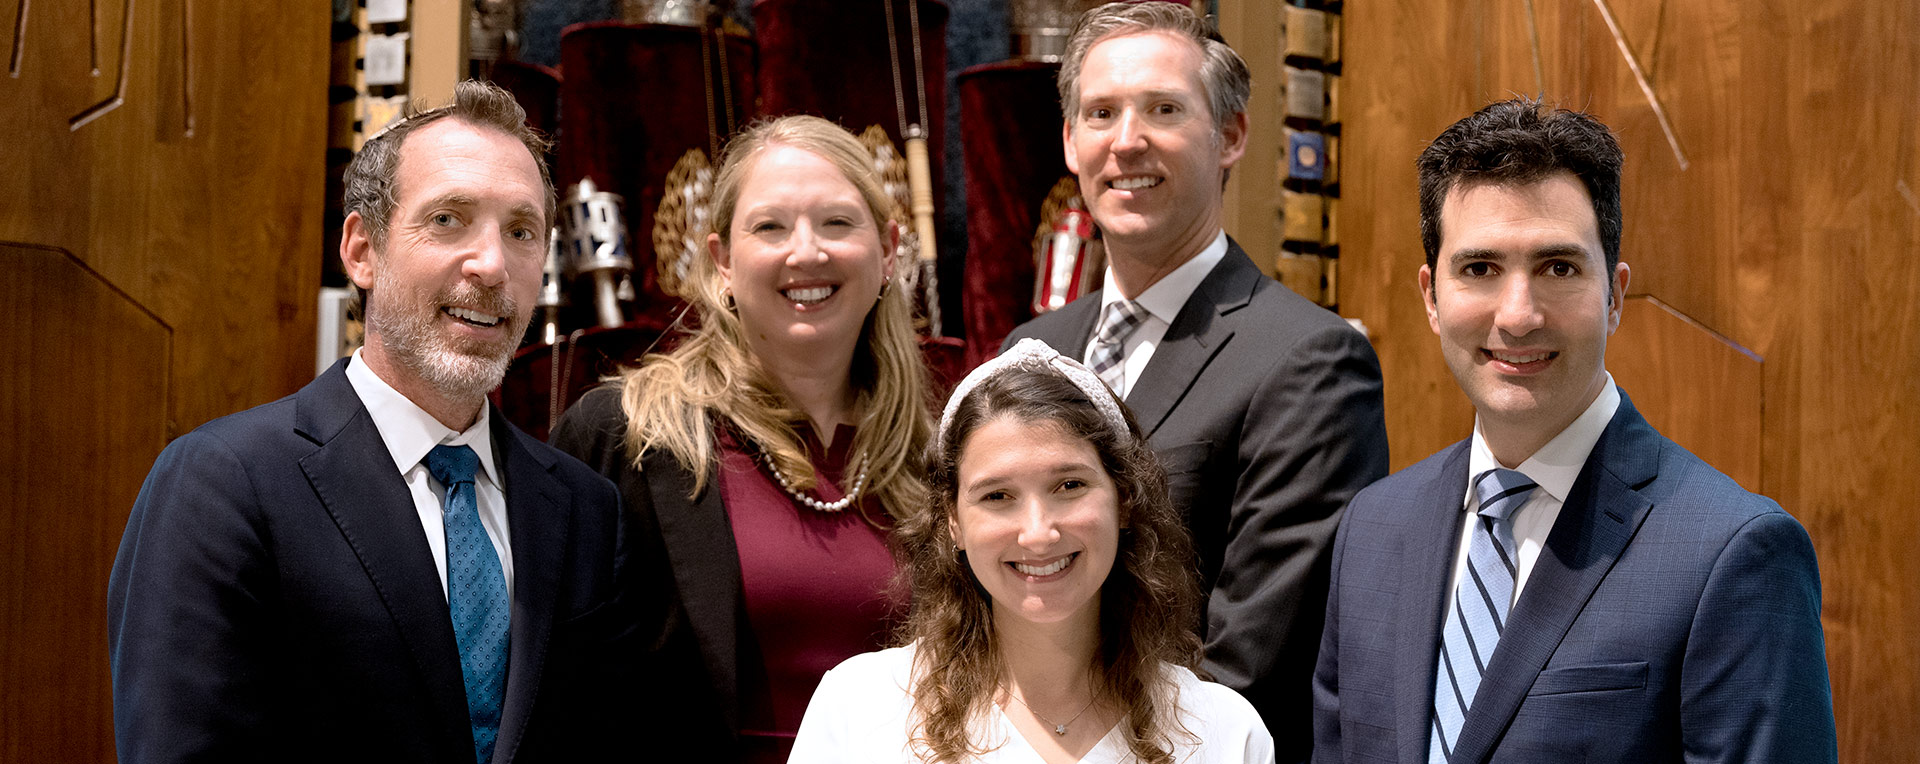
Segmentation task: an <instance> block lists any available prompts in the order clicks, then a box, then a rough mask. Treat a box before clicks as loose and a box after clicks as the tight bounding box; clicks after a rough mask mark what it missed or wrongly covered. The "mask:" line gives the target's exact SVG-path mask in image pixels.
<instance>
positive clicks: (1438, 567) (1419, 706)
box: [1393, 441, 1470, 764]
mask: <svg viewBox="0 0 1920 764" xmlns="http://www.w3.org/2000/svg"><path fill="white" fill-rule="evenodd" d="M1469 447H1470V446H1469V443H1468V442H1467V441H1461V442H1459V443H1456V444H1454V445H1453V446H1452V448H1451V449H1450V450H1449V451H1448V453H1447V455H1446V457H1445V459H1444V460H1443V461H1442V462H1441V465H1440V472H1439V475H1438V476H1437V477H1436V478H1434V480H1433V482H1431V483H1429V484H1428V485H1427V487H1426V488H1425V489H1424V490H1423V491H1422V492H1421V494H1422V497H1423V498H1422V500H1421V504H1420V505H1419V506H1416V507H1413V508H1412V511H1411V512H1410V513H1409V514H1408V518H1409V519H1408V522H1407V526H1406V530H1405V532H1404V533H1403V534H1402V536H1401V538H1402V542H1403V545H1402V547H1401V553H1402V554H1403V555H1404V557H1403V560H1404V561H1405V564H1404V565H1402V566H1400V585H1399V589H1398V592H1399V594H1400V596H1399V597H1398V603H1399V612H1397V613H1395V614H1394V622H1395V623H1397V624H1400V627H1401V628H1402V629H1403V631H1402V632H1401V635H1400V643H1399V649H1397V650H1395V651H1394V655H1395V656H1396V657H1395V659H1394V664H1395V665H1394V676H1395V677H1398V680H1397V681H1396V682H1395V685H1394V704H1393V705H1394V719H1395V723H1394V730H1395V731H1396V732H1398V733H1399V739H1400V761H1402V762H1403V763H1404V764H1425V762H1426V761H1427V745H1428V740H1429V737H1428V736H1429V734H1430V731H1431V730H1432V729H1433V682H1434V667H1435V661H1436V660H1437V659H1438V658H1439V655H1440V624H1441V616H1442V614H1441V609H1442V608H1443V606H1444V605H1445V603H1446V586H1447V582H1448V581H1449V580H1451V579H1452V578H1453V569H1452V568H1453V558H1454V552H1455V550H1456V548H1457V547H1458V546H1459V539H1460V523H1461V520H1462V519H1463V518H1464V517H1465V512H1463V511H1462V510H1461V502H1462V501H1464V500H1465V499H1464V497H1465V496H1466V493H1467V454H1468V452H1469Z"/></svg>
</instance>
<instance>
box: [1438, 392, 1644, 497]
mask: <svg viewBox="0 0 1920 764" xmlns="http://www.w3.org/2000/svg"><path fill="white" fill-rule="evenodd" d="M1619 409H1620V388H1618V387H1614V385H1613V375H1612V374H1611V373H1608V374H1607V383H1606V385H1605V386H1604V387H1602V388H1601V389H1600V394H1599V395H1598V396H1595V397H1594V399H1593V403H1590V404H1587V410H1586V411H1584V412H1582V413H1581V414H1580V416H1579V418H1577V419H1575V420H1573V424H1570V425H1567V429H1564V430H1561V431H1560V434H1559V435H1555V436H1553V440H1549V441H1547V444H1546V445H1544V446H1541V447H1540V450H1538V451H1535V452H1533V455H1532V456H1529V457H1527V460H1526V461H1524V462H1521V463H1520V466H1519V467H1518V468H1516V469H1517V470H1518V471H1519V472H1520V473H1522V474H1524V475H1526V476H1527V477H1528V478H1529V479H1531V480H1532V481H1533V482H1535V483H1538V484H1540V489H1541V490H1544V491H1546V492H1547V493H1548V494H1549V495H1551V496H1553V498H1554V500H1556V501H1559V502H1560V503H1562V504H1565V503H1566V501H1567V495H1568V494H1570V493H1572V492H1573V481H1574V480H1576V479H1578V478H1579V477H1580V470H1581V469H1583V468H1585V467H1586V464H1587V457H1589V456H1591V455H1593V446H1594V444H1595V443H1598V442H1600V434H1601V433H1603V432H1606V430H1607V423H1609V422H1612V421H1613V415H1614V412H1616V411H1618V410H1619ZM1499 466H1500V462H1499V461H1498V460H1496V459H1494V458H1493V449H1492V448H1490V447H1488V446H1487V441H1486V439H1485V438H1484V437H1482V436H1481V434H1480V420H1479V418H1478V417H1475V418H1474V422H1473V447H1472V454H1471V455H1470V456H1469V457H1468V460H1467V470H1468V471H1467V476H1468V479H1469V480H1471V479H1472V477H1473V476H1474V475H1478V474H1480V473H1482V472H1486V471H1487V470H1490V469H1496V468H1498V467H1499ZM1471 494H1472V492H1471V491H1469V492H1468V495H1471ZM1469 502H1470V500H1469Z"/></svg>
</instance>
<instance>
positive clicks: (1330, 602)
mask: <svg viewBox="0 0 1920 764" xmlns="http://www.w3.org/2000/svg"><path fill="white" fill-rule="evenodd" d="M1346 548H1347V536H1346V534H1345V533H1340V534H1338V535H1336V536H1335V538H1334V541H1333V563H1332V565H1331V573H1330V575H1329V576H1328V584H1327V620H1326V625H1325V626H1324V627H1322V628H1321V630H1320V655H1319V658H1318V660H1317V661H1316V662H1315V664H1314V669H1313V761H1314V762H1315V764H1338V762H1339V761H1340V563H1341V560H1342V559H1343V558H1344V557H1345V556H1346Z"/></svg>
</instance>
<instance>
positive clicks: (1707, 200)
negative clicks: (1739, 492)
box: [1339, 0, 1920, 761]
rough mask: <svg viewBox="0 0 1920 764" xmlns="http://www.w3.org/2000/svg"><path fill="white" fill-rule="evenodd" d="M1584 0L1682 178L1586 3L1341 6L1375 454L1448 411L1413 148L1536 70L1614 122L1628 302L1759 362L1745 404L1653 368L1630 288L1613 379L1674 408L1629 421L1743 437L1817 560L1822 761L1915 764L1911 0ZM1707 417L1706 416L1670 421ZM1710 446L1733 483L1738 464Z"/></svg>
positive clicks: (1414, 442)
mask: <svg viewBox="0 0 1920 764" xmlns="http://www.w3.org/2000/svg"><path fill="white" fill-rule="evenodd" d="M1606 5H1607V6H1608V7H1609V8H1611V10H1612V11H1613V13H1614V15H1615V19H1616V21H1617V22H1618V25H1619V28H1620V33H1621V36H1623V37H1624V38H1625V39H1626V40H1627V42H1628V44H1629V47H1630V48H1631V49H1632V50H1633V52H1634V54H1635V56H1636V57H1637V58H1638V60H1639V62H1640V64H1641V65H1642V70H1643V72H1644V73H1645V74H1646V76H1647V81H1648V83H1649V85H1650V86H1651V87H1652V88H1653V90H1654V91H1655V93H1656V94H1658V96H1659V98H1660V101H1661V103H1662V104H1663V106H1664V107H1665V111H1666V113H1667V116H1668V118H1669V122H1670V124H1671V127H1672V129H1673V131H1674V134H1675V136H1676V139H1677V141H1678V143H1679V144H1680V148H1681V150H1682V152H1683V153H1684V156H1685V158H1686V160H1687V161H1686V163H1685V165H1684V167H1683V166H1682V164H1681V162H1680V161H1679V159H1678V157H1677V156H1676V155H1675V152H1674V150H1673V148H1672V147H1671V146H1670V145H1669V143H1668V140H1667V138H1666V136H1665V134H1664V132H1663V131H1662V129H1661V126H1660V121H1659V120H1658V119H1657V118H1656V116H1655V113H1654V109H1653V108H1652V106H1651V105H1650V104H1649V103H1648V100H1647V98H1646V96H1645V95H1644V94H1643V93H1642V91H1641V88H1640V86H1639V84H1638V83H1637V82H1636V80H1635V78H1634V77H1633V76H1632V74H1631V72H1630V70H1629V68H1628V66H1627V63H1626V60H1625V58H1624V57H1623V56H1622V54H1621V52H1620V50H1619V47H1618V45H1617V44H1616V42H1615V38H1614V35H1613V33H1612V32H1611V31H1610V30H1609V28H1608V25H1607V24H1606V23H1605V21H1604V20H1603V18H1602V17H1601V14H1600V11H1599V7H1600V3H1598V2H1595V0H1531V2H1530V3H1529V2H1526V1H1525V0H1522V1H1521V2H1508V1H1506V0H1465V1H1464V2H1459V3H1444V4H1443V3H1419V2H1381V3H1349V4H1348V5H1347V6H1346V25H1345V32H1346V40H1345V49H1346V62H1345V63H1346V72H1345V73H1346V77H1345V79H1346V83H1345V85H1346V98H1347V102H1348V106H1347V120H1346V128H1347V132H1346V139H1345V140H1344V141H1343V146H1342V156H1341V160H1342V161H1343V162H1344V164H1345V170H1344V172H1343V189H1342V190H1343V198H1344V206H1343V209H1342V215H1341V218H1340V221H1339V223H1340V225H1341V230H1340V231H1339V235H1340V237H1341V239H1342V242H1343V249H1342V271H1343V272H1342V274H1341V275H1342V278H1341V280H1340V287H1341V294H1340V302H1341V305H1342V308H1343V310H1345V311H1346V312H1347V313H1348V314H1349V315H1352V316H1356V317H1359V318H1361V319H1362V320H1364V321H1365V322H1366V323H1367V325H1368V326H1369V327H1370V328H1372V329H1373V330H1374V341H1375V347H1376V348H1377V349H1378V350H1379V351H1380V355H1381V363H1382V367H1383V370H1384V372H1385V374H1386V391H1387V413H1388V435H1389V437H1390V439H1391V442H1392V446H1393V459H1394V464H1395V465H1396V466H1405V465H1407V464H1409V463H1411V462H1412V461H1413V460H1416V459H1418V458H1420V457H1423V456H1425V455H1426V454H1429V453H1431V452H1433V451H1434V450H1436V449H1438V448H1439V447H1441V446H1443V445H1445V444H1446V443H1449V442H1451V441H1453V440H1457V439H1458V438H1460V437H1461V436H1463V435H1464V434H1465V433H1466V432H1467V431H1468V427H1470V423H1471V414H1470V412H1468V411H1466V410H1465V404H1464V401H1463V400H1462V397H1461V396H1460V394H1459V393H1458V392H1457V391H1455V390H1454V388H1453V383H1452V380H1451V379H1450V378H1449V377H1448V375H1447V373H1446V370H1445V366H1444V364H1443V363H1442V361H1441V359H1440V356H1439V353H1438V351H1437V349H1436V341H1435V340H1434V339H1433V338H1432V335H1431V333H1430V332H1429V331H1428V330H1427V327H1426V323H1425V316H1424V314H1423V312H1422V311H1421V309H1420V303H1419V301H1418V295H1417V293H1416V291H1415V289H1414V287H1413V280H1414V274H1415V272H1416V271H1417V269H1418V268H1419V266H1420V263H1421V262H1423V260H1424V255H1423V254H1422V253H1421V251H1420V245H1419V230H1418V217H1417V215H1418V206H1417V199H1416V197H1415V183H1414V178H1413V171H1412V161H1413V158H1414V156H1415V155H1416V154H1417V153H1418V152H1419V150H1420V148H1421V147H1422V146H1424V145H1425V143H1426V141H1428V140H1430V139H1431V138H1432V137H1433V136H1435V135H1437V134H1438V133H1439V132H1440V130H1442V129H1443V128H1445V127H1446V125H1448V124H1449V123H1451V122H1452V121H1454V120H1456V119H1458V118H1460V117H1462V116H1465V115H1466V114H1467V113H1469V112H1470V111H1471V110H1472V109H1474V108H1478V107H1479V106H1481V105H1484V104H1485V103H1486V102H1488V101H1490V100H1494V99H1498V98H1504V97H1507V95H1509V93H1533V92H1537V91H1540V90H1542V89H1543V87H1542V86H1544V91H1545V94H1546V95H1547V96H1548V97H1549V98H1550V99H1552V100H1555V101H1557V102H1559V103H1562V104H1565V105H1568V106H1572V107H1576V108H1583V109H1586V110H1588V111H1591V112H1593V113H1595V114H1597V115H1599V116H1600V117H1601V118H1602V119H1604V120H1605V121H1606V122H1607V123H1608V124H1609V125H1611V126H1612V127H1613V128H1615V130H1616V131H1617V132H1618V134H1619V135H1620V138H1621V143H1622V146H1623V147H1624V148H1625V150H1626V152H1627V173H1626V178H1625V186H1624V190H1623V206H1624V213H1625V219H1626V228H1625V236H1624V241H1623V244H1622V255H1623V259H1625V260H1626V261H1627V262H1629V263H1630V264H1632V265H1633V269H1634V270H1633V283H1632V286H1631V288H1630V292H1631V293H1632V294H1633V295H1636V296H1641V297H1650V298H1654V299H1657V300H1658V301H1659V302H1661V303H1664V304H1666V305H1668V306H1671V308H1672V309H1673V310H1674V311H1677V313H1679V314H1683V315H1685V316H1686V317H1688V318H1690V319H1693V320H1696V321H1697V322H1698V323H1699V324H1700V325H1701V327H1702V328H1703V329H1704V330H1705V331H1706V332H1708V333H1710V334H1714V335H1721V336H1724V337H1725V338H1727V339H1728V340H1729V341H1731V342H1732V343H1734V344H1737V345H1739V346H1742V347H1745V348H1749V349H1750V350H1751V352H1753V353H1754V354H1757V355H1758V356H1759V357H1760V358H1762V359H1764V362H1763V363H1761V364H1760V366H1759V371H1758V385H1759V390H1760V392H1759V396H1760V400H1759V404H1758V405H1759V408H1760V410H1761V414H1760V415H1759V418H1758V421H1757V422H1756V421H1754V420H1753V419H1751V418H1750V417H1748V418H1739V417H1738V416H1737V415H1736V414H1735V413H1734V412H1735V411H1737V410H1745V409H1748V408H1750V404H1747V403H1742V404H1740V405H1739V406H1725V405H1723V404H1725V401H1716V400H1715V396H1716V395H1719V394H1721V393H1722V391H1721V390H1718V389H1716V388H1715V387H1714V386H1712V385H1707V384H1699V383H1697V382H1694V381H1691V380H1685V379H1672V378H1671V377H1672V376H1674V375H1675V374H1679V373H1686V372H1683V371H1681V370H1680V369H1678V368H1676V367H1673V366H1671V363H1672V361H1671V360H1668V359H1673V358H1676V357H1680V356H1683V355H1684V354H1685V353H1686V352H1687V350H1686V347H1687V346H1688V344H1689V343H1691V342H1694V341H1697V340H1698V339H1699V337H1698V336H1694V337H1693V338H1692V339H1689V338H1688V337H1689V335H1688V333H1687V332H1678V331H1674V330H1673V327H1672V326H1671V324H1670V322H1669V321H1668V317H1663V316H1661V315H1659V314H1658V313H1656V312H1654V311H1650V310H1643V309H1642V307H1645V306H1644V305H1642V304H1641V303H1642V301H1641V300H1639V299H1636V300H1635V303H1636V305H1635V308H1634V309H1633V310H1630V311H1629V312H1628V314H1627V317H1626V319H1625V323H1624V325H1623V327H1622V329H1621V334H1620V335H1617V336H1616V342H1615V353H1614V355H1613V357H1612V361H1611V364H1612V366H1613V367H1614V371H1615V373H1616V378H1618V379H1620V381H1621V384H1622V386H1623V387H1627V388H1628V390H1629V392H1630V393H1635V394H1636V395H1637V396H1638V397H1639V398H1640V399H1642V403H1643V406H1642V408H1643V409H1645V408H1649V407H1650V406H1651V405H1652V404H1653V401H1650V400H1646V399H1647V398H1648V396H1646V395H1641V394H1639V393H1638V392H1637V390H1636V387H1635V386H1636V385H1637V386H1638V387H1640V388H1651V389H1658V390H1659V393H1658V395H1656V396H1654V397H1658V398H1661V399H1662V400H1661V402H1659V403H1658V404H1657V408H1660V409H1669V410H1671V409H1687V410H1688V411H1686V412H1685V413H1684V414H1683V415H1681V416H1680V417H1678V418H1675V416H1674V414H1673V413H1670V411H1660V410H1649V411H1647V414H1648V417H1649V418H1650V419H1652V420H1653V421H1655V422H1656V423H1660V424H1663V425H1665V426H1666V427H1667V428H1668V429H1669V430H1670V432H1669V434H1670V435H1678V436H1681V437H1687V438H1694V437H1700V436H1694V435H1686V434H1685V431H1687V430H1699V429H1704V430H1705V431H1706V432H1708V433H1709V434H1711V433H1716V432H1717V433H1720V434H1721V437H1722V438H1724V439H1727V440H1729V441H1731V440H1735V439H1739V438H1745V437H1748V436H1749V434H1754V437H1757V438H1758V461H1759V465H1758V467H1759V475H1760V477H1759V479H1758V482H1759V488H1760V489H1761V492H1762V493H1765V494H1767V495H1769V496H1771V497H1773V498H1775V499H1776V500H1778V501H1779V502H1780V503H1781V504H1782V505H1783V506H1785V507H1786V508H1787V509H1788V510H1789V511H1791V512H1793V513H1794V514H1795V515H1796V516H1797V517H1799V518H1800V519H1801V521H1802V522H1803V523H1805V524H1806V525H1807V527H1808V530H1809V531H1810V532H1811V533H1812V535H1813V540H1814V545H1815V547H1816V550H1817V552H1818V553H1819V556H1820V560H1821V572H1822V577H1823V584H1824V592H1825V609H1824V613H1823V618H1824V622H1825V624H1826V627H1827V639H1828V642H1827V647H1828V660H1829V665H1830V669H1831V672H1832V677H1833V683H1834V702H1835V708H1836V713H1837V716H1838V722H1839V725H1840V743H1841V759H1842V760H1843V761H1920V753H1917V752H1916V751H1917V750H1920V734H1916V733H1915V732H1914V731H1913V725H1912V719H1913V718H1914V717H1915V716H1916V715H1920V607H1916V605H1920V555H1915V554H1913V553H1912V552H1911V549H1912V548H1913V547H1914V546H1915V544H1916V542H1920V512H1915V511H1913V507H1912V505H1913V503H1914V501H1913V499H1912V498H1911V497H1912V496H1914V495H1916V493H1920V468H1916V467H1917V466H1920V438H1916V437H1915V436H1914V434H1913V433H1914V432H1916V431H1920V312H1917V310H1920V309H1917V308H1916V306H1917V305H1920V262H1916V258H1915V256H1914V255H1915V253H1916V252H1920V193H1916V191H1920V156H1917V155H1920V131H1917V126H1920V34H1916V33H1917V32H1920V0H1894V1H1892V2H1887V1H1883V0H1835V2H1827V3H1804V2H1794V1H1792V0H1697V1H1690V2H1685V3H1682V2H1677V1H1676V0H1607V2H1606ZM1529 6H1531V9H1532V14H1531V18H1532V24H1531V25H1530V24H1529V14H1528V8H1529ZM1536 30H1537V37H1538V40H1539V43H1538V48H1537V49H1538V51H1539V61H1540V65H1539V68H1538V71H1539V74H1538V75H1536V74H1535V71H1536V70H1535V64H1534V59H1535V53H1534V52H1535V50H1536V46H1535V43H1534V38H1535V36H1536ZM1649 323H1654V324H1660V325H1654V326H1649V325H1647V324H1649ZM1662 325H1664V328H1663V326H1662ZM1643 345H1644V346H1647V347H1645V348H1644V349H1643V348H1642V347H1641V346H1643ZM1629 348H1633V349H1634V351H1633V352H1635V353H1636V354H1637V353H1640V352H1652V353H1654V354H1655V355H1654V357H1653V358H1651V359H1649V358H1643V357H1639V356H1638V355H1636V357H1635V358H1633V359H1631V360H1628V359H1625V358H1624V357H1623V356H1622V355H1621V354H1622V353H1626V352H1629ZM1736 366H1737V365H1736ZM1740 373H1741V374H1748V373H1750V372H1740ZM1630 377H1639V378H1641V379H1642V380H1643V381H1634V382H1630V381H1629V379H1630ZM1742 384H1745V383H1742ZM1651 389H1650V390H1649V391H1651ZM1716 404H1722V405H1720V407H1719V408H1716ZM1712 411H1720V412H1722V413H1718V414H1713V416H1719V417H1727V419H1725V420H1723V421H1720V422H1719V423H1718V424H1706V425H1702V424H1701V423H1699V422H1698V421H1690V420H1696V419H1697V418H1698V416H1699V415H1700V414H1701V413H1702V412H1712ZM1663 417H1666V419H1663ZM1756 425H1757V426H1756ZM1689 445H1693V444H1689ZM1696 450H1697V451H1699V450H1709V451H1710V450H1711V449H1710V448H1702V447H1698V446H1696ZM1710 458H1712V459H1714V460H1715V461H1716V462H1719V463H1720V466H1721V467H1722V469H1724V470H1726V471H1728V472H1729V473H1736V472H1738V471H1741V470H1744V469H1745V467H1743V466H1741V465H1744V464H1747V463H1749V462H1750V461H1751V460H1752V458H1753V456H1752V455H1751V454H1750V453H1748V452H1746V451H1745V450H1742V451H1741V452H1740V453H1735V454H1727V455H1721V456H1714V457H1710ZM1741 479H1742V480H1743V482H1744V481H1745V480H1747V478H1741ZM1749 485H1751V484H1749Z"/></svg>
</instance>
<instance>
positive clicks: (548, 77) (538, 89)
mask: <svg viewBox="0 0 1920 764" xmlns="http://www.w3.org/2000/svg"><path fill="white" fill-rule="evenodd" d="M487 79H488V80H490V81H492V82H493V84H495V85H499V86H500V87H502V88H505V89H506V90H507V92H509V93H512V94H513V100H515V101H518V102H520V108H522V109H525V110H527V124H529V125H532V126H533V128H534V129H535V130H539V131H540V132H541V133H543V134H545V135H546V136H547V137H548V138H552V137H553V136H554V135H555V134H556V133H557V132H558V130H559V127H560V72H558V71H556V70H554V69H553V68H552V67H546V66H541V65H539V64H530V63H527V62H525V61H499V62H496V63H494V65H493V70H492V71H490V72H488V73H487ZM556 181H557V179H556Z"/></svg>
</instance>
